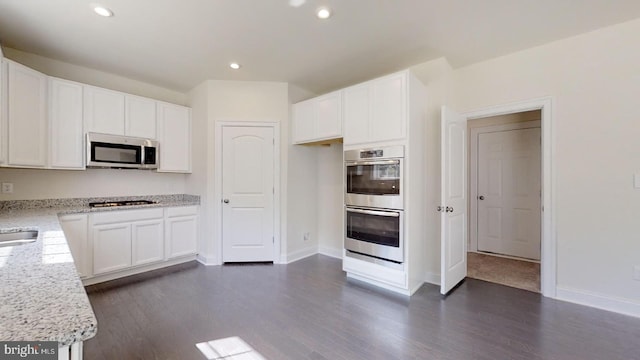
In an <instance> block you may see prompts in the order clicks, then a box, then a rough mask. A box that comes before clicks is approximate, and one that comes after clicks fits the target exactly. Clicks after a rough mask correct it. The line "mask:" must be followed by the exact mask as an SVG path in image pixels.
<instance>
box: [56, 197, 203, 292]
mask: <svg viewBox="0 0 640 360" xmlns="http://www.w3.org/2000/svg"><path fill="white" fill-rule="evenodd" d="M197 218H198V207H197V206H195V205H194V206H179V207H167V208H150V209H133V210H115V211H104V212H95V213H90V214H69V215H60V216H59V219H60V223H61V225H62V229H63V231H64V233H65V237H66V238H67V242H68V243H69V247H70V249H71V253H72V255H73V258H74V262H75V264H76V268H77V270H78V274H79V275H80V277H81V278H82V280H83V282H84V283H85V285H89V284H95V283H99V282H102V281H107V280H112V279H116V278H119V277H123V276H128V275H132V274H136V273H141V272H144V271H148V270H153V269H157V268H161V267H165V266H170V265H175V264H178V263H181V262H185V261H191V260H194V259H195V256H196V253H197V249H196V244H197V238H196V236H197V234H196V227H197Z"/></svg>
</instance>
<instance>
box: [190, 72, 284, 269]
mask: <svg viewBox="0 0 640 360" xmlns="http://www.w3.org/2000/svg"><path fill="white" fill-rule="evenodd" d="M188 102H189V103H190V105H191V106H192V108H193V113H194V122H193V133H194V134H197V135H196V138H195V139H194V143H193V153H194V158H193V161H194V162H193V169H194V170H193V174H191V175H189V176H188V179H187V188H188V189H189V191H192V192H195V193H196V194H198V195H200V196H202V197H203V201H202V202H201V209H202V213H201V214H202V215H203V216H201V218H200V224H201V225H200V226H201V227H200V233H201V234H202V235H203V236H202V239H203V240H202V242H201V244H200V246H201V248H200V253H201V260H202V261H204V262H207V263H210V264H218V263H220V262H221V260H222V258H221V254H220V251H219V249H220V240H219V236H218V232H219V229H220V224H219V223H218V221H219V210H220V206H219V205H220V204H219V203H217V202H216V201H215V191H216V181H217V180H216V173H215V165H216V164H215V161H216V160H215V159H216V153H215V151H216V133H215V130H216V123H217V122H222V121H225V122H230V121H231V122H242V121H245V122H274V123H278V124H280V139H281V146H280V153H281V156H280V162H281V172H280V176H281V183H280V193H281V197H280V202H281V214H280V218H281V225H280V233H281V236H280V240H281V243H282V247H281V253H282V255H286V253H287V241H286V240H287V239H286V235H287V232H286V229H287V227H286V226H287V225H286V224H287V216H286V215H287V211H286V209H287V208H286V204H287V188H288V187H287V184H286V181H287V161H288V160H287V159H288V146H287V144H288V132H289V131H288V126H287V124H288V119H289V100H288V86H287V84H286V83H280V82H260V81H223V80H208V81H205V82H204V83H203V84H200V85H199V86H197V87H196V88H194V89H193V90H192V91H191V92H190V93H189V101H188ZM196 153H197V155H195V154H196ZM218 185H219V184H218ZM276 260H279V259H276Z"/></svg>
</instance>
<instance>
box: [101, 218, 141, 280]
mask: <svg viewBox="0 0 640 360" xmlns="http://www.w3.org/2000/svg"><path fill="white" fill-rule="evenodd" d="M92 235H93V236H92V238H93V275H100V274H104V273H108V272H111V271H116V270H122V269H126V268H128V267H130V266H131V224H126V223H125V224H122V223H121V224H109V225H94V226H93V229H92Z"/></svg>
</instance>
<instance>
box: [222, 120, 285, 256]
mask: <svg viewBox="0 0 640 360" xmlns="http://www.w3.org/2000/svg"><path fill="white" fill-rule="evenodd" d="M274 147H275V146H274V134H273V128H272V127H242V126H224V127H223V128H222V197H223V203H222V244H223V248H222V260H223V262H242V261H273V260H274V253H273V250H274V164H275V162H274Z"/></svg>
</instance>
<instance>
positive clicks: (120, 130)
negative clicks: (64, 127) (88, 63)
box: [84, 85, 125, 135]
mask: <svg viewBox="0 0 640 360" xmlns="http://www.w3.org/2000/svg"><path fill="white" fill-rule="evenodd" d="M124 98H125V94H124V93H121V92H118V91H112V90H107V89H102V88H99V87H95V86H89V85H85V86H84V128H85V131H86V132H96V133H102V134H113V135H124V115H125V113H124V107H125V106H124V105H125V103H124Z"/></svg>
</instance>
